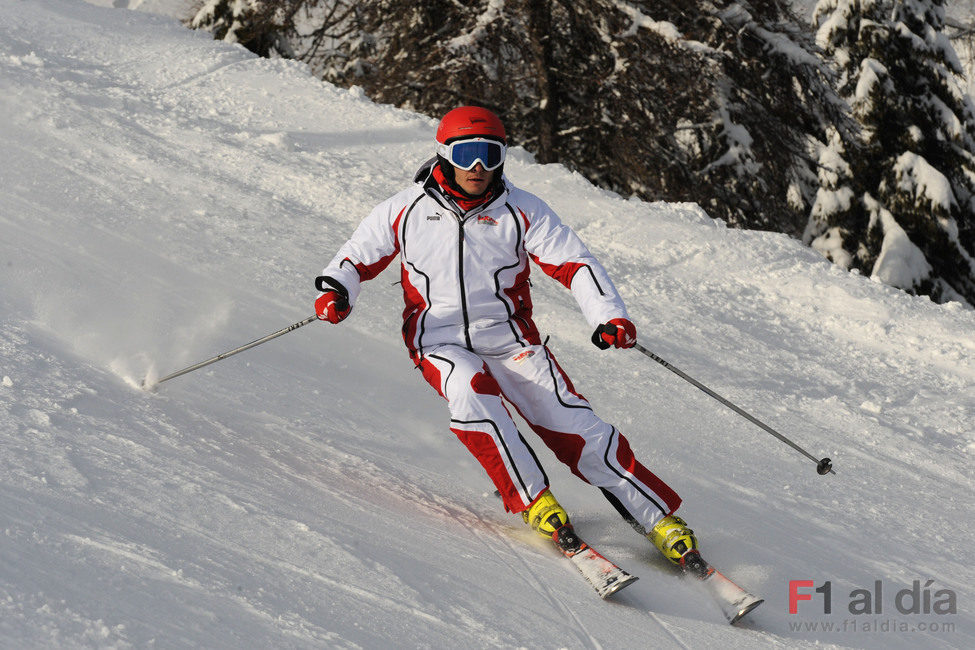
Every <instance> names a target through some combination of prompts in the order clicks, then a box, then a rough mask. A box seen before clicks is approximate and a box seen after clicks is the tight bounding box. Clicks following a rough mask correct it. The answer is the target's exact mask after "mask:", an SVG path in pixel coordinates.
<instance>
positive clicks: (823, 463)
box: [633, 343, 836, 475]
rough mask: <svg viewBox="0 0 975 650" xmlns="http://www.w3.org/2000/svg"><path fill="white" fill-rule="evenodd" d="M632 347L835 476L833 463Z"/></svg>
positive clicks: (651, 353) (646, 351)
mask: <svg viewBox="0 0 975 650" xmlns="http://www.w3.org/2000/svg"><path fill="white" fill-rule="evenodd" d="M633 347H635V348H636V349H637V350H639V351H640V352H642V353H643V354H645V355H647V356H648V357H650V358H651V359H653V360H654V361H656V362H657V363H659V364H660V365H662V366H663V367H664V368H666V369H667V370H669V371H671V372H672V373H674V374H675V375H677V376H678V377H680V378H681V379H684V380H685V381H688V382H690V383H691V384H693V385H694V386H696V387H697V388H699V389H701V390H702V391H704V392H705V393H707V394H708V395H710V396H711V397H713V398H714V399H716V400H718V401H719V402H721V403H722V404H724V405H725V406H727V407H728V408H730V409H731V410H732V411H734V412H735V413H737V414H738V415H740V416H742V417H743V418H745V419H746V420H748V421H749V422H751V423H752V424H756V425H758V426H759V427H761V428H762V429H764V430H765V431H767V432H768V433H771V434H772V435H773V436H775V437H776V438H778V439H779V440H781V441H782V442H784V443H785V444H787V445H789V446H790V447H792V448H793V449H795V450H796V451H798V452H799V453H800V454H802V455H803V456H805V457H806V458H808V459H809V460H811V461H812V462H814V463H816V471H817V472H818V473H819V474H820V475H825V474H827V473H829V474H836V472H834V471H833V463H832V462H831V461H830V459H829V458H822V459H819V460H817V459H816V457H815V456H813V455H812V454H810V453H809V452H808V451H806V450H805V449H803V448H802V447H800V446H799V445H797V444H796V443H794V442H792V441H791V440H789V439H788V438H786V437H785V436H784V435H782V434H781V433H779V432H778V431H776V430H775V429H773V428H772V427H770V426H769V425H767V424H765V423H764V422H762V421H761V420H759V419H758V418H756V417H754V416H753V415H751V414H749V413H747V412H746V411H744V410H743V409H740V408H738V407H737V406H735V405H734V404H732V403H731V402H730V401H728V400H726V399H725V398H723V397H721V396H720V395H718V394H717V393H715V392H714V391H713V390H711V389H710V388H708V387H707V386H705V385H704V384H702V383H701V382H699V381H697V380H696V379H694V378H693V377H691V376H690V375H688V374H686V373H684V372H682V371H681V370H680V369H679V368H675V367H674V366H672V365H670V364H669V363H667V362H666V361H664V360H663V359H661V358H660V357H658V356H657V355H656V354H654V353H653V352H651V351H650V350H648V349H646V348H645V347H643V346H642V345H640V344H639V343H637V344H636V345H634V346H633Z"/></svg>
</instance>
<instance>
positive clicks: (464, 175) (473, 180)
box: [454, 163, 494, 196]
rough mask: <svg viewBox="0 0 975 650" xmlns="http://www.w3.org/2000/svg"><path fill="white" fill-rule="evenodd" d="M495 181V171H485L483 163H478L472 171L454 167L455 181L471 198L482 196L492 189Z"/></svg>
mask: <svg viewBox="0 0 975 650" xmlns="http://www.w3.org/2000/svg"><path fill="white" fill-rule="evenodd" d="M493 179H494V170H493V169H492V170H491V171H485V169H484V167H483V166H482V165H481V163H477V164H476V165H474V166H473V167H472V168H470V169H460V168H458V167H454V180H456V181H457V184H458V185H459V186H460V189H462V190H464V191H465V192H467V193H468V194H470V195H471V196H481V195H482V194H484V193H485V192H486V191H487V188H488V187H490V185H491V181H492V180H493Z"/></svg>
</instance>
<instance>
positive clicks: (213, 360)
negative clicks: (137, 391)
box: [142, 316, 318, 388]
mask: <svg viewBox="0 0 975 650" xmlns="http://www.w3.org/2000/svg"><path fill="white" fill-rule="evenodd" d="M313 320H318V316H309V317H308V318H306V319H305V320H301V321H298V322H297V323H295V324H294V325H288V326H287V327H285V328H284V329H281V330H278V331H277V332H274V333H273V334H268V335H267V336H264V337H261V338H259V339H257V340H256V341H251V342H250V343H248V344H247V345H242V346H240V347H239V348H234V349H233V350H230V351H228V352H224V353H223V354H218V355H217V356H215V357H213V358H210V359H207V360H206V361H201V362H199V363H194V364H193V365H192V366H188V367H186V368H183V369H182V370H177V371H176V372H174V373H172V374H169V375H166V376H165V377H163V378H162V379H158V380H156V381H155V382H153V383H152V384H151V385H150V386H149V387H150V388H151V387H155V386H158V385H159V384H161V383H163V382H164V381H169V380H170V379H173V378H174V377H179V376H180V375H185V374H186V373H188V372H193V371H194V370H199V369H200V368H202V367H204V366H209V365H210V364H211V363H216V362H217V361H220V360H221V359H226V358H227V357H231V356H233V355H235V354H237V353H238V352H243V351H244V350H250V349H251V348H253V347H256V346H258V345H260V344H261V343H267V342H268V341H270V340H271V339H276V338H277V337H279V336H282V335H284V334H287V333H288V332H291V331H293V330H296V329H298V328H299V327H303V326H305V325H307V324H308V323H310V322H312V321H313ZM142 387H143V388H146V382H145V380H143V381H142Z"/></svg>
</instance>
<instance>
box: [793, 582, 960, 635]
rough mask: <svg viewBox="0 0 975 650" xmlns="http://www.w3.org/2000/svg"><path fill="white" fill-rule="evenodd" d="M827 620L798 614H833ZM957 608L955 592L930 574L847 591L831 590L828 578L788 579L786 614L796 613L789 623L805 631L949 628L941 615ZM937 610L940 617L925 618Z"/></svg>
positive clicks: (831, 584)
mask: <svg viewBox="0 0 975 650" xmlns="http://www.w3.org/2000/svg"><path fill="white" fill-rule="evenodd" d="M834 612H835V613H836V614H839V615H842V616H844V619H843V621H841V622H840V623H837V622H836V621H830V620H826V621H824V620H822V619H817V620H808V619H807V620H806V621H805V622H803V620H802V616H803V615H805V616H806V617H809V616H816V617H818V616H821V615H827V616H829V615H832V614H834ZM957 613H958V596H957V594H956V593H955V591H954V590H952V589H946V588H943V587H940V586H939V585H937V584H935V581H934V580H920V579H917V580H914V581H912V582H911V584H910V585H909V586H905V585H903V584H901V585H891V584H889V583H886V582H885V581H883V580H875V581H874V583H873V585H872V587H858V588H856V589H852V590H851V591H850V592H849V593H847V592H846V591H845V590H843V591H839V590H838V589H837V590H834V588H833V582H832V581H831V580H826V581H824V582H823V583H822V584H819V585H817V584H816V581H815V580H790V581H789V614H794V615H796V616H797V619H795V620H794V621H793V622H790V624H789V627H790V629H791V630H792V631H805V632H817V631H818V632H857V631H862V632H920V631H928V632H953V631H954V630H955V626H954V622H952V621H951V620H950V619H945V618H940V617H944V616H949V615H952V614H957ZM931 616H936V617H939V618H925V619H924V620H922V617H931Z"/></svg>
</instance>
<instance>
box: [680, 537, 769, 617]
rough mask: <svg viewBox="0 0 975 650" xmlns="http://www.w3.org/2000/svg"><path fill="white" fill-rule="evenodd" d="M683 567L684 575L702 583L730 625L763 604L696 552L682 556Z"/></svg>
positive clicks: (761, 600) (760, 599)
mask: <svg viewBox="0 0 975 650" xmlns="http://www.w3.org/2000/svg"><path fill="white" fill-rule="evenodd" d="M683 566H684V571H685V572H686V573H689V574H691V575H693V576H694V577H696V578H697V579H698V580H700V581H701V582H702V583H704V587H705V588H706V589H707V592H708V594H710V596H711V598H712V599H713V600H714V602H715V603H717V605H718V607H719V608H721V612H722V613H723V614H724V616H725V618H726V619H728V622H729V623H731V624H732V625H734V624H735V623H737V622H738V621H740V620H741V618H742V617H743V616H745V615H746V614H748V612H750V611H752V610H753V609H755V608H756V607H758V606H759V605H761V604H762V603H763V602H765V601H764V600H763V599H762V598H759V597H758V596H755V595H753V594H751V593H749V592H747V591H745V590H744V589H742V588H741V587H739V586H738V585H736V584H735V583H734V582H732V581H731V580H729V579H728V578H727V577H725V576H724V574H722V573H721V572H720V571H718V570H717V569H715V568H714V567H713V566H711V565H710V564H708V563H707V562H706V561H705V560H704V558H702V557H701V554H700V553H699V552H697V551H691V552H690V553H688V554H687V555H685V556H684V565H683Z"/></svg>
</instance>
